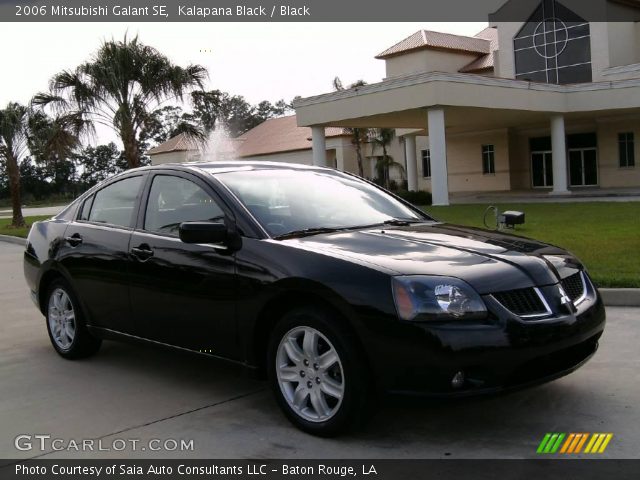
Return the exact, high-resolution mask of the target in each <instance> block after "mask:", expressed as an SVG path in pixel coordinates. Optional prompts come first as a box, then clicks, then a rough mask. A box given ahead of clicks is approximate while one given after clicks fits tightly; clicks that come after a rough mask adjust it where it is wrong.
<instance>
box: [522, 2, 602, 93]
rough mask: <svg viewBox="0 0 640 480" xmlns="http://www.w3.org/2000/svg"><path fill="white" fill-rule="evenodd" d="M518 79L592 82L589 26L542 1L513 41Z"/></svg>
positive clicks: (556, 3) (560, 7)
mask: <svg viewBox="0 0 640 480" xmlns="http://www.w3.org/2000/svg"><path fill="white" fill-rule="evenodd" d="M513 50H514V56H515V71H516V78H517V79H519V80H529V81H532V82H543V83H560V84H565V83H582V82H591V80H592V77H591V38H590V29H589V23H588V22H586V21H585V20H584V19H582V18H580V17H579V16H578V15H576V14H575V13H573V12H572V11H571V10H569V9H567V8H566V7H565V6H563V5H562V4H561V3H560V2H557V1H556V0H543V1H542V2H541V3H540V6H539V7H538V8H537V9H536V11H535V12H533V15H531V17H530V18H529V20H527V23H525V24H524V26H523V27H522V28H521V29H520V31H519V32H518V33H517V34H516V36H515V37H514V38H513Z"/></svg>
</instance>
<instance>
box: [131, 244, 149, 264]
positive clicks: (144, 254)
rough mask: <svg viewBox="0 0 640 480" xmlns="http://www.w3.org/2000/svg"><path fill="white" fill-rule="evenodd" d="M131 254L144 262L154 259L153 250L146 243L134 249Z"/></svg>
mask: <svg viewBox="0 0 640 480" xmlns="http://www.w3.org/2000/svg"><path fill="white" fill-rule="evenodd" d="M131 254H132V255H133V256H134V257H136V258H137V259H138V260H140V261H142V262H144V261H145V260H148V259H149V258H150V257H153V250H151V247H150V246H149V245H147V244H146V243H143V244H142V245H139V246H137V247H133V248H132V249H131Z"/></svg>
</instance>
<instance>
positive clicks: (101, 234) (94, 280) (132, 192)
mask: <svg viewBox="0 0 640 480" xmlns="http://www.w3.org/2000/svg"><path fill="white" fill-rule="evenodd" d="M145 177H146V175H145V174H138V175H131V176H128V177H125V178H119V179H117V180H115V181H113V182H111V183H109V184H108V185H106V186H104V187H103V188H101V189H100V190H98V191H97V192H95V193H94V194H93V195H91V196H89V197H88V198H87V199H86V200H85V201H84V202H83V204H82V205H81V207H80V208H79V209H78V215H77V218H76V219H75V220H74V221H72V222H71V223H70V224H69V226H68V227H67V229H66V232H65V240H64V243H63V244H61V245H60V250H59V255H58V260H59V262H60V264H61V265H62V267H63V268H64V269H65V270H66V271H67V273H68V274H69V276H70V277H71V281H72V284H73V287H74V289H75V291H76V293H77V295H78V297H79V299H80V301H81V302H82V304H83V306H84V307H85V309H86V311H87V313H88V315H89V320H88V321H89V323H90V324H91V325H95V326H99V327H103V328H109V329H113V330H117V331H121V332H125V333H134V326H133V323H132V321H131V309H130V302H129V285H128V283H129V282H128V276H127V266H128V255H129V241H130V239H131V232H132V231H133V227H134V225H135V221H136V218H137V213H138V204H139V199H140V195H141V193H142V190H143V187H144V183H145V182H144V180H145Z"/></svg>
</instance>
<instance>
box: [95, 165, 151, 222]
mask: <svg viewBox="0 0 640 480" xmlns="http://www.w3.org/2000/svg"><path fill="white" fill-rule="evenodd" d="M142 178H143V177H142V176H138V177H130V178H125V179H124V180H120V181H119V182H116V183H112V184H111V185H109V186H108V187H105V188H103V189H102V190H100V191H99V192H97V193H96V194H95V198H94V200H93V205H92V206H91V213H90V214H89V221H90V222H97V223H107V224H109V225H118V226H121V227H132V226H133V222H134V219H133V211H134V209H135V207H136V199H137V197H138V192H139V191H140V186H141V185H142Z"/></svg>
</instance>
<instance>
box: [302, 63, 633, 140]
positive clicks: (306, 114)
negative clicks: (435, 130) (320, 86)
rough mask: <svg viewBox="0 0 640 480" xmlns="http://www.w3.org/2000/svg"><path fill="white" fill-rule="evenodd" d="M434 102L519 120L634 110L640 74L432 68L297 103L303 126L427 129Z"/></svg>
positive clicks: (451, 108)
mask: <svg viewBox="0 0 640 480" xmlns="http://www.w3.org/2000/svg"><path fill="white" fill-rule="evenodd" d="M433 107H443V108H447V109H448V110H451V111H462V110H465V111H471V110H473V109H476V110H481V111H482V112H483V115H485V116H487V115H489V116H491V115H492V114H493V113H492V112H495V113H497V112H498V111H501V112H505V113H506V114H507V115H510V116H512V117H514V119H517V118H522V117H523V115H525V114H526V113H529V114H531V116H532V117H540V118H544V116H548V114H550V113H566V114H571V113H580V112H594V111H602V112H605V111H607V112H610V111H616V110H625V111H629V109H634V108H640V79H633V80H620V81H614V82H596V83H584V84H573V85H553V84H542V83H532V82H527V81H521V80H511V79H504V78H494V77H486V76H482V75H473V74H456V73H439V72H430V73H420V74H414V75H407V76H403V77H397V78H391V79H387V80H385V81H382V82H379V83H374V84H368V85H364V86H361V87H358V88H355V89H350V90H342V91H337V92H332V93H327V94H324V95H318V96H314V97H308V98H303V99H299V100H296V101H295V102H294V108H295V110H296V115H297V121H298V125H299V126H313V125H324V126H341V127H379V128H381V127H386V128H424V126H425V123H426V115H425V110H426V109H428V108H433ZM487 109H489V110H491V111H492V112H487ZM523 112H525V113H523ZM464 116H465V115H462V116H461V118H460V121H461V122H463V123H464V118H463V117H464ZM488 120H490V118H489V119H488ZM470 121H471V120H469V122H470ZM447 123H448V124H449V121H448V122H447Z"/></svg>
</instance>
